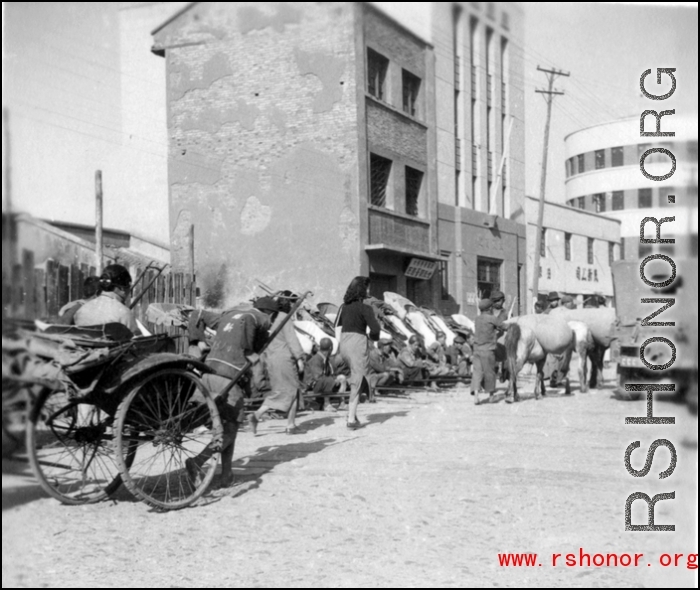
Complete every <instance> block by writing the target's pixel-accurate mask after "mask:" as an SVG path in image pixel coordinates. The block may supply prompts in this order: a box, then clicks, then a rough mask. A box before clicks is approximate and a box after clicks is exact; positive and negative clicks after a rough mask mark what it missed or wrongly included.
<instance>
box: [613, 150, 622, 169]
mask: <svg viewBox="0 0 700 590" xmlns="http://www.w3.org/2000/svg"><path fill="white" fill-rule="evenodd" d="M610 151H611V158H610V165H611V166H612V167H613V168H615V167H616V166H622V165H623V164H624V151H623V149H622V148H621V147H614V148H612V150H610Z"/></svg>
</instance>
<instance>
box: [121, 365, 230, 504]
mask: <svg viewBox="0 0 700 590" xmlns="http://www.w3.org/2000/svg"><path fill="white" fill-rule="evenodd" d="M221 433H222V428H221V421H220V419H219V411H218V410H217V408H216V404H215V403H214V400H213V399H212V397H211V395H210V394H209V391H208V390H207V389H206V387H204V385H202V382H201V381H200V380H199V378H198V377H197V376H196V375H194V374H192V373H190V372H188V371H185V370H183V369H163V370H160V371H157V372H154V373H151V374H150V375H148V376H146V377H144V378H143V380H141V381H140V382H139V383H138V384H137V385H136V387H135V388H134V389H133V390H132V391H131V392H130V393H129V394H128V395H127V396H126V397H125V398H124V399H123V400H122V403H121V404H120V405H119V410H118V412H117V428H116V444H117V447H118V449H119V452H118V453H117V458H118V461H119V463H120V465H119V468H120V470H121V473H122V476H123V478H124V483H125V484H126V486H127V488H129V490H130V491H131V492H132V493H133V494H134V495H135V496H136V497H137V498H139V499H141V500H143V501H144V502H146V503H147V504H150V505H151V506H154V507H157V508H161V509H166V510H173V509H177V508H184V507H185V506H189V505H190V504H192V503H193V502H194V501H195V500H197V499H198V498H199V497H200V496H201V495H202V494H204V492H205V491H206V490H207V488H208V486H209V484H210V483H211V481H212V479H213V478H214V472H215V469H216V465H217V464H218V461H219V457H220V454H221V453H220V452H219V450H220V444H221ZM205 449H207V452H206V453H205V455H203V456H202V460H203V458H206V459H207V461H206V463H203V468H202V469H201V470H200V471H199V473H198V475H200V476H201V477H197V478H196V481H191V480H190V478H189V476H188V474H187V469H186V464H185V461H186V460H187V459H194V458H195V457H198V456H199V455H200V454H201V453H202V452H203V451H204V450H205ZM134 454H135V458H134V457H133V456H132V455H134ZM130 456H132V460H133V462H132V464H131V465H129V464H128V463H127V462H126V459H128V458H129V457H130Z"/></svg>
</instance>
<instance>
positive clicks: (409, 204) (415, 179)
mask: <svg viewBox="0 0 700 590" xmlns="http://www.w3.org/2000/svg"><path fill="white" fill-rule="evenodd" d="M422 182H423V173H422V172H421V171H420V170H416V169H414V168H410V167H408V166H406V214H407V215H412V216H413V217H418V198H419V197H420V187H421V184H422Z"/></svg>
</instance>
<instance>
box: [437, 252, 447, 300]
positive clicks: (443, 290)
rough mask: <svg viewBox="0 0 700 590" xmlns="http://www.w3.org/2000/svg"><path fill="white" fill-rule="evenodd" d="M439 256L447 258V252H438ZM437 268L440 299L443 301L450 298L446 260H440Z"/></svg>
mask: <svg viewBox="0 0 700 590" xmlns="http://www.w3.org/2000/svg"><path fill="white" fill-rule="evenodd" d="M440 255H441V256H445V257H449V256H450V253H449V252H440ZM438 264H439V266H438V268H439V269H440V298H441V299H442V300H443V301H445V300H447V299H449V298H450V277H449V275H448V270H447V260H441V261H440V262H439V263H438Z"/></svg>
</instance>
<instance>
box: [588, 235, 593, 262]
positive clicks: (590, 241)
mask: <svg viewBox="0 0 700 590" xmlns="http://www.w3.org/2000/svg"><path fill="white" fill-rule="evenodd" d="M593 242H594V240H593V238H588V264H593V260H594V259H593Z"/></svg>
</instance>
